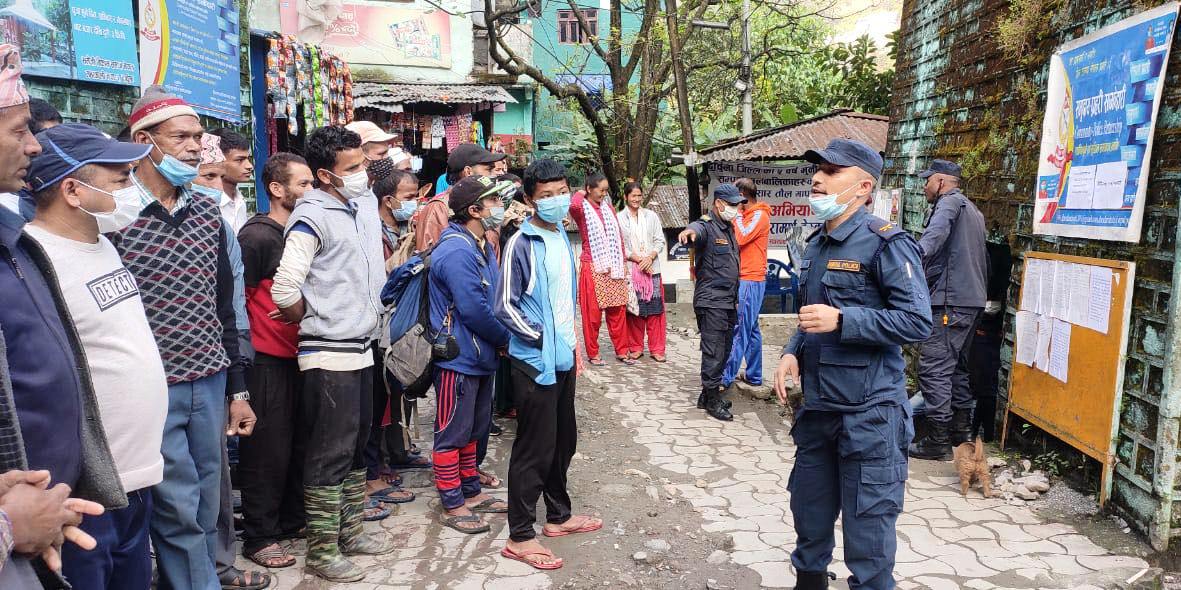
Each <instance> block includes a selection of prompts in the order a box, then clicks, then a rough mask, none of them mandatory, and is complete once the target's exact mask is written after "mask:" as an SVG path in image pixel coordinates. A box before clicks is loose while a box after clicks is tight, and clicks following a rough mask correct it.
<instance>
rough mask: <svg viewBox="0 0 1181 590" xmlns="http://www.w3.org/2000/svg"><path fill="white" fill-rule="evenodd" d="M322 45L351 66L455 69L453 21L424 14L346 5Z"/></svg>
mask: <svg viewBox="0 0 1181 590" xmlns="http://www.w3.org/2000/svg"><path fill="white" fill-rule="evenodd" d="M320 45H321V46H322V47H324V48H326V49H329V50H331V51H332V52H333V53H335V54H336V55H337V56H339V57H340V58H341V59H343V60H345V61H347V62H349V63H350V64H372V65H386V66H414V67H420V68H443V69H447V68H450V67H451V18H450V16H448V14H447V13H446V12H443V11H442V10H435V11H429V12H428V11H423V10H414V9H409V8H399V7H392V6H374V5H370V4H357V3H353V2H345V3H343V4H342V5H341V10H340V15H339V16H337V17H336V20H335V21H333V22H332V24H330V25H328V30H327V33H326V35H325V36H324V41H323V42H322V43H320Z"/></svg>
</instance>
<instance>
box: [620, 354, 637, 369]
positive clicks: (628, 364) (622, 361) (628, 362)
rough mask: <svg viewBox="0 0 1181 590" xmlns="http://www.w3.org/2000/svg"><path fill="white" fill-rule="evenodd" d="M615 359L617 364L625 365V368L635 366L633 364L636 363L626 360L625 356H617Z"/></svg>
mask: <svg viewBox="0 0 1181 590" xmlns="http://www.w3.org/2000/svg"><path fill="white" fill-rule="evenodd" d="M615 358H616V359H618V360H619V362H621V363H623V364H625V365H627V366H629V367H630V366H633V365H635V364H636V361H634V360H632V359H630V358H628V357H626V356H617V357H615Z"/></svg>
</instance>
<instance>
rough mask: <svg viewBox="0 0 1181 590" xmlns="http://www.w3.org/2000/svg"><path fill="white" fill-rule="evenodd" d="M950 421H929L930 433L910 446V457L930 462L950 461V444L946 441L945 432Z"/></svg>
mask: <svg viewBox="0 0 1181 590" xmlns="http://www.w3.org/2000/svg"><path fill="white" fill-rule="evenodd" d="M950 426H951V421H950V420H948V421H943V422H936V421H934V420H932V421H931V431H930V432H929V433H928V434H927V437H926V438H924V439H922V440H920V441H919V442H916V443H912V444H911V445H910V449H909V452H910V456H911V457H912V458H914V459H930V460H932V461H948V460H950V459H951V443H950V442H948V439H947V431H948V429H949V427H950Z"/></svg>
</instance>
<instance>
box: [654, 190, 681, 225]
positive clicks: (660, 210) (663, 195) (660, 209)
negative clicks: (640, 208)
mask: <svg viewBox="0 0 1181 590" xmlns="http://www.w3.org/2000/svg"><path fill="white" fill-rule="evenodd" d="M647 206H648V208H649V209H651V210H653V211H655V212H656V214H657V215H659V216H660V225H661V226H663V227H664V228H666V229H670V228H681V227H685V226H686V225H689V187H687V186H685V185H674V184H662V185H659V186H657V187H656V188H654V189H652V196H651V198H649V199H648V205H647Z"/></svg>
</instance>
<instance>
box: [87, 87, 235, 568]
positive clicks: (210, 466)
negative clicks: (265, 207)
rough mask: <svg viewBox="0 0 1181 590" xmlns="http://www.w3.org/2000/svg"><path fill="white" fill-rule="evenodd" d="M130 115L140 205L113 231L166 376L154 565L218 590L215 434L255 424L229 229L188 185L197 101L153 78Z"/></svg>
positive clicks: (197, 134) (218, 450)
mask: <svg viewBox="0 0 1181 590" xmlns="http://www.w3.org/2000/svg"><path fill="white" fill-rule="evenodd" d="M128 124H129V128H130V132H131V138H132V140H133V141H134V142H136V143H141V144H147V145H151V146H152V149H151V150H150V151H149V152H148V155H147V157H146V158H144V159H143V160H141V163H140V165H139V167H138V168H137V169H136V171H135V175H134V178H133V180H134V181H135V183H136V184H137V185H138V186H140V188H141V189H143V191H144V193H145V194H146V195H147V198H146V202H147V204H146V206H144V207H143V209H142V211H140V212H139V215H138V217H137V218H136V219H135V220H134V221H132V222H131V224H130V225H129V226H128V227H126V228H124V229H122V230H120V231H117V232H114V233H111V234H109V235H108V237H109V238H110V239H111V242H112V243H113V244H114V245H115V249H116V250H118V251H119V254H120V256H121V257H122V258H123V263H124V264H125V265H126V266H127V270H128V271H130V272H131V274H132V276H133V277H134V278H135V281H136V283H137V284H138V286H139V290H140V294H141V296H142V298H143V302H144V310H145V312H146V313H147V316H148V324H149V325H150V326H151V328H152V331H153V333H154V334H155V337H156V344H157V346H158V347H159V349H160V356H161V359H162V360H163V361H164V370H165V374H166V376H167V379H168V399H169V404H168V417H167V420H166V422H165V427H164V439H163V445H162V449H161V450H162V452H163V455H164V481H163V482H161V483H160V484H159V485H157V486H155V488H153V491H152V501H153V504H154V513H153V517H152V521H151V532H152V541H153V545H154V546H155V548H156V559H157V562H158V568H157V569H158V570H159V573H160V584H161V586H162V587H170V588H200V589H208V590H215V589H219V588H221V584H220V583H219V582H218V578H217V574H216V572H215V570H214V548H215V547H216V545H217V542H216V538H217V534H216V530H217V515H218V510H219V503H220V498H221V490H220V484H221V465H222V444H223V443H222V441H223V437H224V436H225V435H226V433H227V432H228V433H231V434H249V433H250V432H251V431H252V430H253V428H254V415H253V414H252V413H251V412H250V409H249V408H250V403H249V394H248V393H247V392H246V374H245V373H246V366H245V363H244V361H243V358H242V354H241V353H240V347H239V344H238V338H239V333H238V328H237V327H236V326H237V317H236V314H235V312H234V305H233V301H234V276H233V269H232V267H231V264H230V255H229V243H228V240H229V232H230V230H229V229H228V226H227V225H226V224H225V223H224V222H223V221H222V217H221V211H220V210H219V208H218V202H217V201H216V200H214V199H212V198H210V197H208V196H205V195H201V194H197V193H195V192H194V191H193V188H192V181H193V180H194V179H195V178H196V177H197V166H198V164H199V163H200V156H201V136H202V135H203V134H204V131H203V129H202V127H201V122H200V120H198V118H197V113H196V111H194V110H193V108H192V107H190V106H189V105H188V104H187V103H185V101H184V100H182V99H180V98H179V97H177V96H175V95H172V94H170V93H168V92H167V91H165V90H164V89H163V88H162V87H160V86H150V87H148V88H147V89H146V90H144V95H143V97H142V98H140V100H138V101H137V102H136V103H135V106H134V107H133V108H132V112H131V117H130V119H129V120H128ZM177 236H182V237H183V239H178V238H177ZM227 397H228V398H230V400H231V401H230V404H229V419H228V420H227V417H226V409H225V408H226V403H225V402H226V398H227ZM227 423H228V424H229V426H228V427H227Z"/></svg>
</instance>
